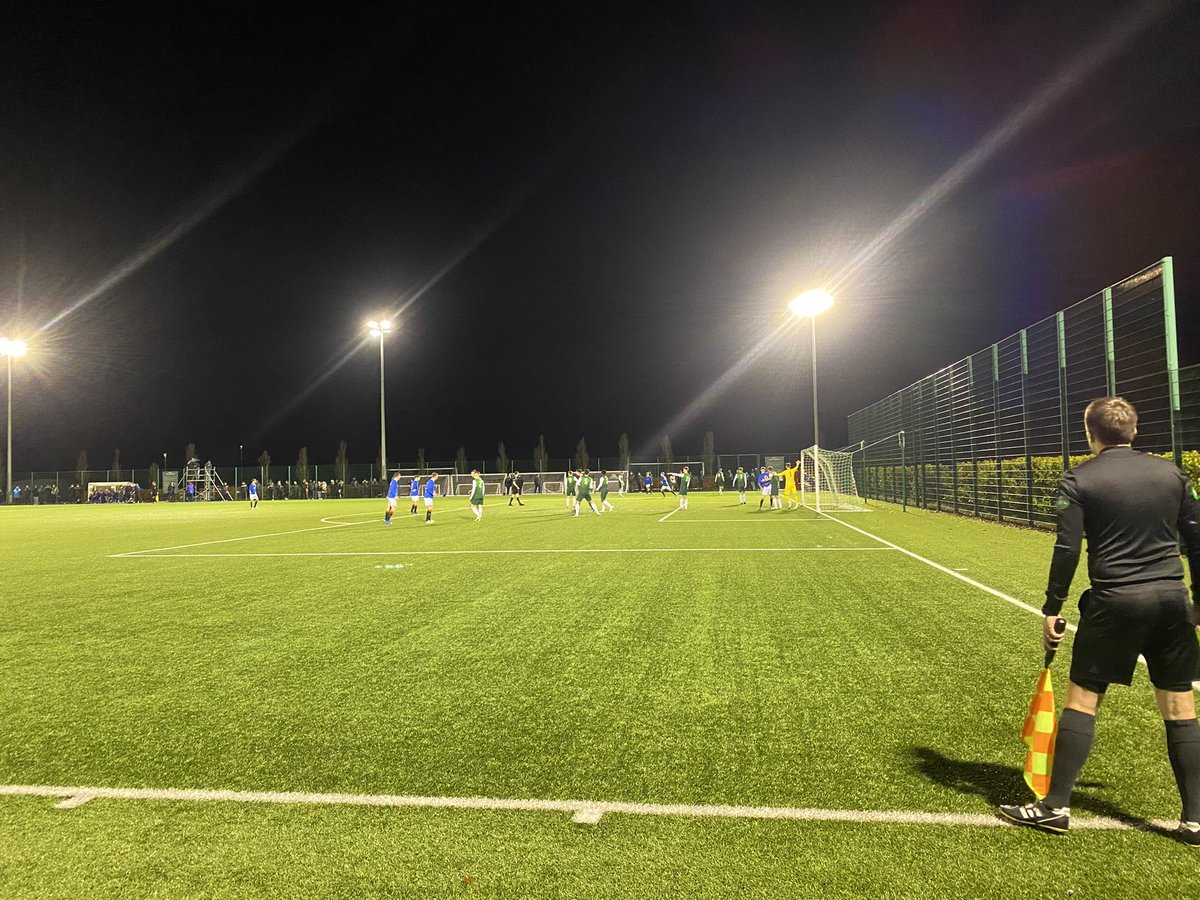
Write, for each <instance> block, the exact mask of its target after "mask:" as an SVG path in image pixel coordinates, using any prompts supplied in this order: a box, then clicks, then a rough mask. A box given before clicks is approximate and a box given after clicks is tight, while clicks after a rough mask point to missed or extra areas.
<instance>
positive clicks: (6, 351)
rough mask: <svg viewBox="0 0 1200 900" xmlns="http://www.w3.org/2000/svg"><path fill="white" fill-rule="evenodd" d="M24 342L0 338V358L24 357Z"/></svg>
mask: <svg viewBox="0 0 1200 900" xmlns="http://www.w3.org/2000/svg"><path fill="white" fill-rule="evenodd" d="M24 355H25V342H24V341H10V340H9V339H8V338H0V356H24Z"/></svg>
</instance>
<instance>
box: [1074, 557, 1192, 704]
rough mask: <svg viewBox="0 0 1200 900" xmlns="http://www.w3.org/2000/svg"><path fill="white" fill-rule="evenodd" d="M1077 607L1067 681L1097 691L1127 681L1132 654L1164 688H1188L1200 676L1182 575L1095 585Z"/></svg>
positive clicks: (1190, 607) (1129, 676)
mask: <svg viewBox="0 0 1200 900" xmlns="http://www.w3.org/2000/svg"><path fill="white" fill-rule="evenodd" d="M1088 593H1089V600H1088V603H1087V604H1086V605H1085V606H1084V608H1083V609H1082V610H1081V611H1080V618H1079V632H1078V633H1077V634H1076V635H1075V646H1074V649H1073V650H1072V652H1071V681H1073V682H1075V684H1077V685H1079V686H1080V687H1082V688H1086V689H1088V690H1090V691H1095V692H1096V693H1098V694H1103V693H1104V691H1105V688H1107V687H1108V685H1109V684H1129V683H1130V682H1132V681H1133V670H1134V668H1135V667H1136V666H1137V659H1138V655H1139V654H1140V655H1142V656H1144V657H1146V667H1147V668H1148V669H1149V670H1150V681H1151V682H1153V684H1154V686H1155V687H1156V688H1159V689H1160V690H1164V691H1191V690H1192V681H1193V680H1194V679H1196V678H1197V677H1200V672H1198V669H1200V643H1197V640H1196V619H1195V615H1196V614H1195V610H1194V608H1193V606H1192V603H1191V600H1190V599H1189V598H1188V593H1187V588H1186V587H1184V584H1183V582H1182V581H1175V580H1166V581H1149V582H1146V583H1144V584H1131V585H1124V586H1122V587H1114V588H1105V589H1099V590H1098V589H1096V588H1093V589H1092V590H1091V591H1089V592H1088Z"/></svg>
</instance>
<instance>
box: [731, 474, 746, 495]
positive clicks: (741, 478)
mask: <svg viewBox="0 0 1200 900" xmlns="http://www.w3.org/2000/svg"><path fill="white" fill-rule="evenodd" d="M733 487H734V489H735V490H739V491H744V490H745V489H746V473H745V472H738V473H737V474H736V475H734V476H733Z"/></svg>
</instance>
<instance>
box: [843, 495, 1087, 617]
mask: <svg viewBox="0 0 1200 900" xmlns="http://www.w3.org/2000/svg"><path fill="white" fill-rule="evenodd" d="M821 515H823V516H824V517H825V518H827V519H829V520H830V521H831V522H837V523H838V524H839V525H844V526H845V527H846V528H849V529H850V530H851V531H857V532H858V533H859V534H861V535H862V536H863V537H869V538H871V540H874V541H879V543H881V544H883V545H884V546H885V547H888V548H890V549H892V550H897V551H899V552H900V553H903V554H904V555H905V556H907V557H910V558H911V559H915V560H916V561H917V562H922V563H924V564H925V565H927V566H929V567H930V568H932V569H937V570H938V571H939V572H943V573H945V574H946V575H949V576H950V577H951V578H957V579H958V580H959V581H962V582H964V583H966V584H969V585H971V587H973V588H977V589H978V590H981V591H983V592H984V593H985V594H991V595H992V596H993V597H997V598H999V599H1000V600H1003V601H1004V602H1005V603H1011V604H1012V605H1013V606H1015V607H1017V608H1019V609H1023V610H1025V611H1026V612H1031V613H1033V614H1034V615H1035V616H1038V617H1041V615H1042V611H1041V610H1040V609H1038V608H1037V607H1035V606H1030V605H1029V604H1028V603H1025V602H1023V601H1021V600H1018V599H1017V598H1016V597H1012V596H1010V595H1008V594H1006V593H1004V592H1003V591H998V590H996V589H995V588H994V587H989V586H988V585H986V584H984V583H983V582H981V581H976V580H975V579H974V578H968V577H967V576H966V575H964V574H963V573H962V572H956V571H955V570H954V569H950V568H947V567H946V566H943V565H941V564H940V563H935V562H934V561H933V560H932V559H927V558H926V557H924V556H921V555H920V554H919V553H913V551H911V550H906V549H904V548H903V547H901V546H900V545H899V544H893V543H892V542H891V541H888V540H884V539H883V538H881V537H880V536H879V535H877V534H871V532H869V531H864V530H863V529H861V528H859V527H858V526H857V525H851V524H850V523H849V522H843V521H842V520H841V519H839V518H837V517H836V516H831V515H829V514H828V513H821ZM1067 630H1068V631H1076V630H1078V629H1077V628H1076V627H1075V625H1073V624H1071V623H1067Z"/></svg>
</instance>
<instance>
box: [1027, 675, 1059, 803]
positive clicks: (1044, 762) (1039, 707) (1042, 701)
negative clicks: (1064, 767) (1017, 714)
mask: <svg viewBox="0 0 1200 900" xmlns="http://www.w3.org/2000/svg"><path fill="white" fill-rule="evenodd" d="M1056 737H1058V719H1057V718H1056V717H1055V715H1054V684H1053V683H1052V682H1051V680H1050V668H1049V667H1048V666H1047V667H1046V668H1045V669H1043V670H1042V677H1041V678H1039V679H1038V683H1037V691H1036V692H1035V693H1034V695H1033V700H1032V701H1030V704H1029V715H1028V716H1026V717H1025V727H1024V728H1022V729H1021V740H1023V741H1024V742H1025V744H1026V746H1027V747H1029V752H1028V753H1027V754H1026V755H1025V783H1026V784H1027V785H1029V789H1030V790H1031V791H1033V793H1034V795H1035V796H1036V797H1037V798H1038V799H1039V800H1041V799H1042V798H1043V797H1045V796H1046V794H1048V793H1049V792H1050V770H1051V768H1053V766H1054V740H1055V738H1056Z"/></svg>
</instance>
